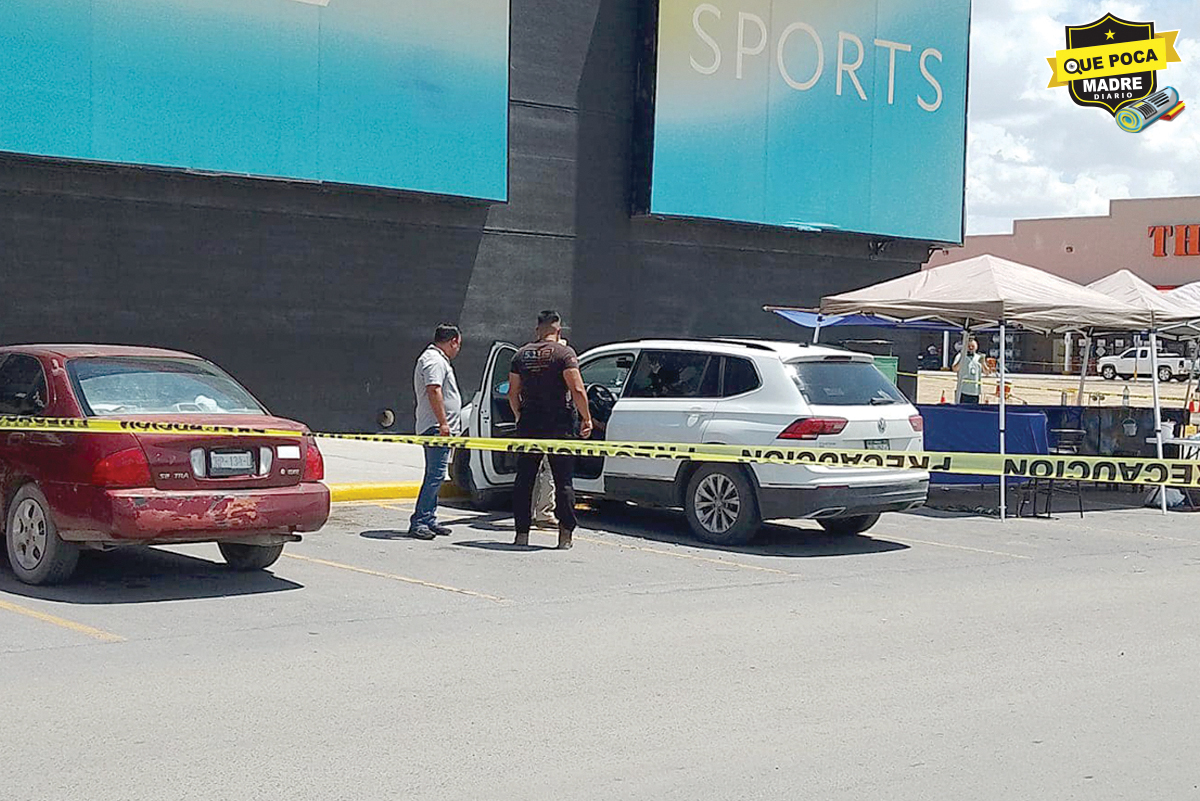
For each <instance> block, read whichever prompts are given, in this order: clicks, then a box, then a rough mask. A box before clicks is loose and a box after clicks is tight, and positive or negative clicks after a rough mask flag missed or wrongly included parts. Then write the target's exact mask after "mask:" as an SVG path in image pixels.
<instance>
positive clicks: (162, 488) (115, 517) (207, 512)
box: [0, 345, 329, 584]
mask: <svg viewBox="0 0 1200 801" xmlns="http://www.w3.org/2000/svg"><path fill="white" fill-rule="evenodd" d="M0 414H3V415H22V416H31V417H33V416H38V417H68V418H103V419H113V420H136V421H144V422H171V423H201V424H211V425H220V426H246V427H255V428H270V429H283V430H287V431H295V432H297V434H298V435H299V436H295V437H290V436H285V435H280V436H278V437H261V436H244V435H243V436H238V435H228V436H226V435H221V436H206V435H194V434H179V433H169V434H164V433H143V432H138V433H98V432H85V431H81V432H78V433H76V432H67V433H58V432H50V431H0V492H2V493H3V494H2V496H0V498H2V501H3V515H2V517H0V519H2V520H3V521H4V526H5V527H4V532H5V540H6V543H7V547H8V560H9V564H10V565H11V566H12V570H13V572H14V573H15V574H16V576H17V578H19V579H20V580H21V581H24V582H27V583H29V584H53V583H58V582H62V581H65V580H66V579H67V578H69V577H70V575H71V573H72V572H73V571H74V569H75V564H76V562H77V561H78V559H79V551H80V549H82V548H91V549H95V550H108V549H111V548H115V547H119V546H124V545H163V544H170V543H185V542H216V543H217V544H218V546H219V547H220V550H221V554H222V555H223V556H224V558H225V561H226V562H228V563H229V564H230V565H231V566H232V567H234V568H236V569H238V570H260V569H263V568H266V567H269V566H270V565H271V564H273V563H274V562H275V560H276V559H278V558H279V555H280V554H281V553H282V552H283V546H284V543H287V542H295V541H297V540H299V539H300V537H299V536H298V535H297V533H296V532H300V531H316V530H317V529H319V528H321V526H323V525H324V524H325V520H326V519H327V518H328V517H329V489H328V488H327V487H326V486H325V485H324V484H323V483H321V480H322V479H323V478H324V473H325V466H324V461H323V460H322V458H321V452H320V451H319V450H318V449H317V445H316V442H314V441H313V438H312V437H311V436H309V432H308V429H307V428H306V427H305V426H304V425H303V424H301V423H297V422H294V421H291V420H285V419H282V418H279V417H273V416H272V415H270V414H269V413H268V412H267V410H266V409H264V408H263V406H262V404H261V403H259V402H258V401H257V400H256V399H255V398H254V396H253V395H251V394H250V393H249V392H248V391H246V389H245V388H243V387H242V386H241V385H240V384H238V383H237V382H236V381H235V380H234V379H233V378H231V377H230V376H229V374H227V373H225V372H224V371H223V370H221V369H220V368H219V367H217V366H216V365H214V364H212V363H211V362H208V361H205V360H204V359H201V358H199V357H197V356H192V355H191V354H188V353H180V352H178V351H169V350H160V349H157V348H135V347H118V346H108V345H24V346H16V347H7V348H0Z"/></svg>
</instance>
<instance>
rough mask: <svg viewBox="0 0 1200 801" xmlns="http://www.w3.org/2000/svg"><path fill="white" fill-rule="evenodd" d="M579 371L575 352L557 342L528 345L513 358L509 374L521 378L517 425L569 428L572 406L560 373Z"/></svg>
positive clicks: (572, 414)
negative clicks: (571, 370) (519, 417)
mask: <svg viewBox="0 0 1200 801" xmlns="http://www.w3.org/2000/svg"><path fill="white" fill-rule="evenodd" d="M578 367H579V357H578V356H576V355H575V351H574V350H572V349H571V348H570V347H568V346H566V345H564V344H562V343H561V342H553V341H541V342H530V343H529V344H528V345H524V346H522V347H521V348H519V349H518V350H517V352H516V354H514V355H513V359H512V366H511V367H510V368H509V372H511V373H514V374H516V375H518V376H520V377H521V397H520V405H519V408H520V409H521V423H522V424H523V425H529V424H535V425H537V424H541V425H554V426H569V425H571V424H572V423H573V421H574V405H573V404H572V402H571V393H570V391H569V390H568V389H567V382H566V379H565V378H563V373H564V372H566V371H567V370H570V369H572V368H576V369H577V368H578Z"/></svg>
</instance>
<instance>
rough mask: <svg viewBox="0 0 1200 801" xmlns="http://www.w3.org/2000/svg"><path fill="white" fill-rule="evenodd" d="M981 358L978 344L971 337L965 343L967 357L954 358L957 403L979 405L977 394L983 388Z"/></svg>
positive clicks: (960, 355)
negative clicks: (957, 388) (956, 374)
mask: <svg viewBox="0 0 1200 801" xmlns="http://www.w3.org/2000/svg"><path fill="white" fill-rule="evenodd" d="M983 370H984V366H983V356H981V355H980V354H979V343H978V342H976V341H975V338H974V337H972V338H971V339H970V341H968V342H967V355H966V358H965V359H964V358H963V354H961V353H960V354H958V355H957V356H955V357H954V371H955V372H956V373H958V386H959V390H958V402H959V403H979V394H980V391H981V389H982V388H983V380H982V379H983Z"/></svg>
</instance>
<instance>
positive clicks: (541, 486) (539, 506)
mask: <svg viewBox="0 0 1200 801" xmlns="http://www.w3.org/2000/svg"><path fill="white" fill-rule="evenodd" d="M530 511H531V513H532V515H533V520H534V522H536V523H557V520H556V519H555V517H554V476H553V475H552V474H551V473H550V460H549V459H542V464H541V466H540V467H539V468H538V474H537V482H536V483H535V484H534V485H533V504H532V508H531V510H530Z"/></svg>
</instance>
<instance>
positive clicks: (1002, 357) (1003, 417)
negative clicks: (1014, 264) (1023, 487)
mask: <svg viewBox="0 0 1200 801" xmlns="http://www.w3.org/2000/svg"><path fill="white" fill-rule="evenodd" d="M1004 346H1005V337H1004V320H1001V321H1000V465H1001V468H1000V520H1001V522H1003V521H1004V518H1005V517H1006V510H1005V504H1004V501H1005V490H1006V489H1007V486H1006V485H1007V484H1008V481H1007V479H1006V478H1005V476H1004V472H1005V471H1004V463H1005V458H1004V456H1005V450H1004V429H1005V422H1006V409H1007V406H1006V404H1005V400H1004V395H1005V392H1004V366H1005V365H1004V360H1005V355H1006V353H1005V347H1004ZM1160 458H1161V454H1160Z"/></svg>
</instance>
